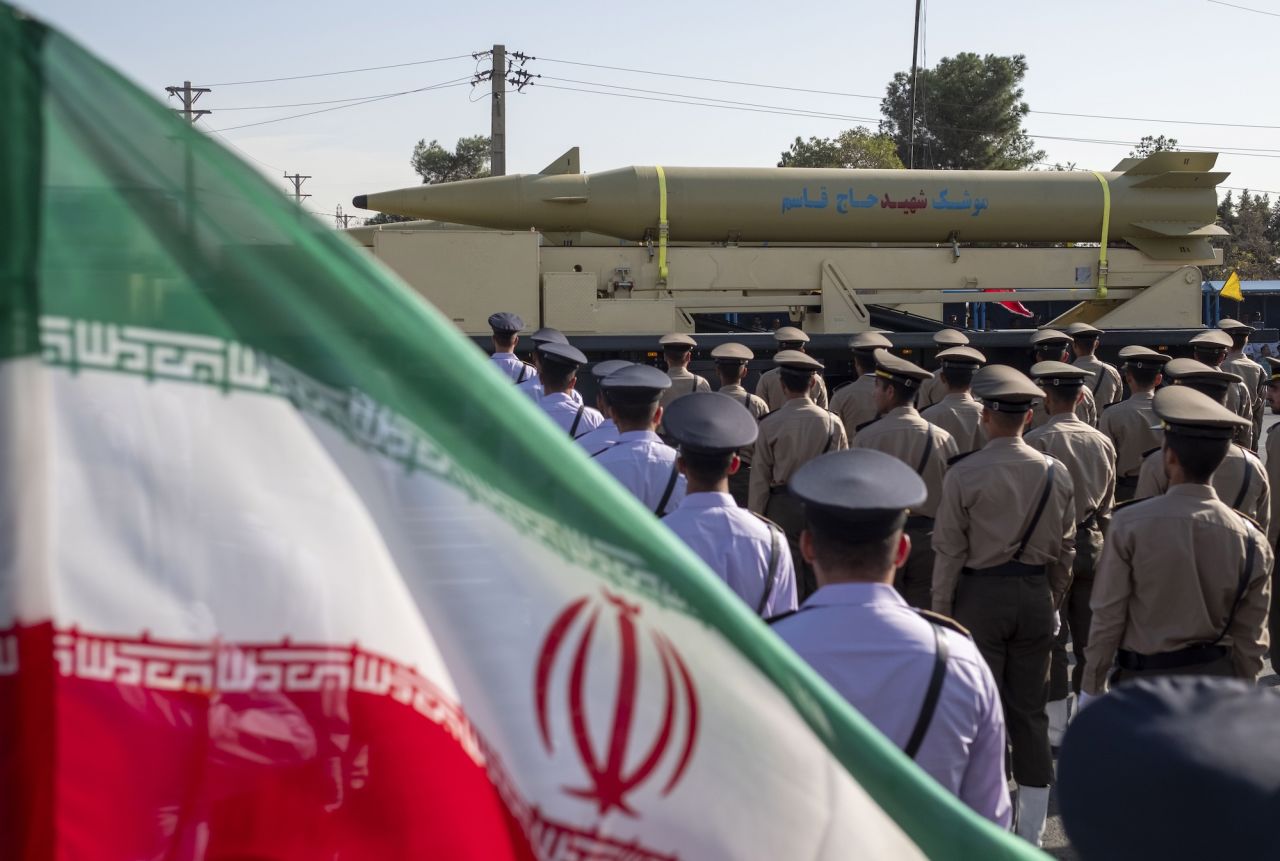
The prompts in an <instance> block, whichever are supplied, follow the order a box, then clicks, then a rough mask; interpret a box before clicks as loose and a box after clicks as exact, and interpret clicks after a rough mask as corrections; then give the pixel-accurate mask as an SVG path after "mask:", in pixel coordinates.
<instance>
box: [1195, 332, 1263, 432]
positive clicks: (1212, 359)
mask: <svg viewBox="0 0 1280 861" xmlns="http://www.w3.org/2000/svg"><path fill="white" fill-rule="evenodd" d="M1231 344H1232V341H1231V336H1230V335H1228V334H1227V333H1226V332H1224V331H1222V330H1221V329H1206V330H1205V331H1203V332H1201V333H1200V334H1198V335H1196V336H1195V337H1193V338H1192V339H1191V358H1193V359H1195V360H1196V361H1197V362H1203V363H1205V364H1206V365H1208V366H1209V367H1211V368H1220V367H1222V364H1223V362H1225V361H1226V360H1227V353H1228V352H1229V351H1230V350H1231ZM1250 398H1251V396H1250V394H1249V390H1248V389H1247V388H1246V387H1245V384H1244V382H1243V380H1242V381H1241V382H1239V383H1234V384H1232V385H1231V387H1230V388H1228V389H1227V401H1226V407H1227V409H1229V410H1231V412H1233V413H1235V414H1236V415H1238V416H1242V417H1244V418H1246V419H1248V420H1249V424H1248V426H1247V427H1242V428H1238V429H1237V430H1236V435H1235V441H1236V442H1238V443H1240V445H1242V446H1244V447H1246V448H1252V447H1253V401H1252V400H1251V399H1250Z"/></svg>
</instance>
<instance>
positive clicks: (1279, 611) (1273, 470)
mask: <svg viewBox="0 0 1280 861" xmlns="http://www.w3.org/2000/svg"><path fill="white" fill-rule="evenodd" d="M1266 361H1267V366H1268V368H1267V378H1266V380H1265V381H1264V382H1263V388H1264V389H1265V390H1266V393H1267V404H1268V405H1269V406H1270V407H1271V413H1272V414H1273V415H1280V359H1273V358H1270V357H1268V358H1267V360H1266ZM1276 428H1280V424H1273V425H1272V426H1271V429H1270V430H1268V431H1267V443H1266V453H1267V478H1268V480H1269V481H1270V482H1271V486H1272V487H1275V488H1277V491H1276V493H1273V494H1271V520H1270V522H1269V524H1268V529H1267V544H1268V545H1269V546H1270V547H1271V550H1272V552H1273V553H1274V552H1275V551H1276V545H1277V543H1278V541H1277V539H1280V484H1277V482H1280V433H1277V432H1276ZM1269 618H1270V621H1269V622H1268V623H1267V627H1268V628H1269V629H1270V632H1271V666H1272V667H1274V666H1275V665H1276V663H1277V659H1278V658H1280V588H1277V583H1276V572H1275V571H1274V570H1272V572H1271V613H1270V616H1269Z"/></svg>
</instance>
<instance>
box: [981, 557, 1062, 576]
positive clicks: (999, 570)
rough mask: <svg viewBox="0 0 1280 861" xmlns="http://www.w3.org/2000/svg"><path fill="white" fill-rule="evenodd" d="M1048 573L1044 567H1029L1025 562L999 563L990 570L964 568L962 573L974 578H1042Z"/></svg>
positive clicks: (1010, 561)
mask: <svg viewBox="0 0 1280 861" xmlns="http://www.w3.org/2000/svg"><path fill="white" fill-rule="evenodd" d="M1047 571H1048V567H1047V566H1045V565H1029V564H1027V563H1026V562H1014V561H1013V560H1012V559H1010V560H1009V561H1008V562H1001V563H1000V564H999V565H992V566H991V567H990V568H965V569H964V570H963V573H965V574H968V575H970V576H975V577H1031V576H1041V577H1042V576H1044V575H1045V574H1046V573H1047Z"/></svg>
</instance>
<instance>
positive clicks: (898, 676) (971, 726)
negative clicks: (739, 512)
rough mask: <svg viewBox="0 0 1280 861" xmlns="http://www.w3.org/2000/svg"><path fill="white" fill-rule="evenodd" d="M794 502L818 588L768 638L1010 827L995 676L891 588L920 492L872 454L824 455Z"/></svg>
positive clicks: (950, 631)
mask: <svg viewBox="0 0 1280 861" xmlns="http://www.w3.org/2000/svg"><path fill="white" fill-rule="evenodd" d="M791 492H792V493H793V494H794V495H795V496H796V498H797V499H799V500H801V501H802V502H803V504H804V517H805V531H804V533H803V537H802V539H801V548H802V552H804V554H805V558H806V559H807V560H808V561H809V562H810V564H812V566H813V568H814V570H815V571H816V572H817V577H818V583H819V586H820V588H819V589H818V591H817V592H816V593H814V595H812V596H811V597H810V598H809V599H808V600H807V601H805V602H804V605H803V606H802V607H801V609H800V610H799V612H797V613H794V614H791V615H788V616H786V617H785V618H783V619H780V620H777V621H776V623H775V627H774V630H775V631H776V632H777V633H778V636H780V637H782V639H783V640H785V641H786V642H787V643H788V644H789V645H790V646H791V647H792V648H793V649H795V650H796V652H797V653H798V654H799V655H800V657H802V658H804V659H805V661H807V662H808V663H809V664H810V665H811V666H812V667H813V668H814V669H815V670H816V671H817V672H818V674H819V675H820V676H822V677H823V678H824V679H826V680H827V681H828V682H829V683H830V684H831V686H832V687H834V688H835V689H836V690H837V691H839V693H840V694H841V695H842V696H843V697H844V698H845V699H846V700H848V701H849V702H850V703H851V704H852V705H853V706H854V708H856V709H857V710H858V711H859V712H860V713H861V714H863V715H864V716H865V717H866V718H867V719H868V720H869V721H871V723H872V724H874V725H875V726H876V728H877V729H879V730H880V731H881V732H882V733H884V734H885V735H886V736H887V737H888V738H889V739H890V740H891V741H892V742H893V743H894V744H896V745H898V747H900V748H901V749H902V750H903V751H904V752H905V753H906V754H907V755H908V756H910V757H912V758H913V759H914V760H915V761H916V762H917V763H918V764H919V765H920V767H921V768H923V769H924V770H925V771H926V772H928V773H929V774H930V775H932V776H933V777H934V778H935V779H936V780H937V781H938V782H939V783H941V784H942V785H943V786H944V787H945V788H946V789H948V790H949V791H950V792H952V793H954V794H955V795H957V796H958V797H959V798H960V800H961V801H963V802H964V803H965V804H967V805H969V807H971V808H972V809H973V810H975V811H976V812H977V813H979V814H981V815H982V816H985V817H987V818H988V819H990V820H991V821H993V822H995V823H996V824H997V825H999V826H1001V827H1004V828H1007V827H1008V826H1009V820H1010V813H1011V810H1010V805H1009V789H1008V784H1007V783H1006V780H1005V770H1004V754H1005V731H1004V716H1003V715H1002V714H1001V710H1000V698H999V694H998V693H997V690H996V684H995V680H994V679H993V678H992V676H991V670H990V669H989V668H988V667H987V666H986V663H985V662H984V661H983V660H982V657H981V655H980V653H979V652H978V649H977V648H976V647H975V646H974V644H973V641H972V640H971V639H970V638H969V637H968V635H967V634H966V632H965V631H964V629H963V628H961V627H960V626H959V625H958V624H956V623H955V622H954V621H952V620H950V619H946V618H945V617H942V616H938V615H936V614H934V613H930V612H928V611H925V610H914V609H912V608H910V607H908V606H907V604H906V602H905V601H903V600H902V598H901V597H900V596H899V595H898V593H897V592H896V591H894V589H893V588H891V587H890V585H889V584H890V582H891V581H892V579H893V577H894V571H895V570H896V569H897V568H899V567H901V563H903V562H904V561H905V560H906V558H907V556H908V555H909V554H910V553H911V552H912V547H911V539H909V538H907V536H906V535H904V534H903V532H902V527H903V524H904V523H905V521H906V518H907V510H908V509H912V508H916V507H918V506H920V505H921V504H923V502H924V500H925V497H926V495H927V491H926V490H925V487H924V482H922V481H921V480H920V478H919V477H918V476H916V475H914V474H912V471H911V468H910V467H908V466H906V465H904V464H903V463H902V462H900V461H898V460H897V459H895V458H892V457H889V456H888V455H885V454H882V453H881V452H878V451H843V452H834V453H831V454H826V455H823V456H822V457H819V458H817V459H816V460H812V461H810V462H809V463H808V464H806V465H805V466H803V467H801V469H800V470H799V471H797V472H796V474H795V475H794V476H792V479H791Z"/></svg>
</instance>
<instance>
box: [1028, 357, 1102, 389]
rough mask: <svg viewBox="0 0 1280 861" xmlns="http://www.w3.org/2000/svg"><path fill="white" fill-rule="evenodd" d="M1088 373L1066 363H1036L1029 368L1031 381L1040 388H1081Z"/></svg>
mask: <svg viewBox="0 0 1280 861" xmlns="http://www.w3.org/2000/svg"><path fill="white" fill-rule="evenodd" d="M1088 377H1089V372H1088V371H1086V370H1085V369H1084V368H1077V367H1076V366H1075V365H1068V364H1067V363H1066V362H1036V363H1035V364H1034V365H1032V366H1031V379H1033V380H1035V381H1036V382H1037V383H1039V384H1040V385H1042V386H1052V387H1054V388H1057V387H1059V386H1063V387H1065V386H1083V385H1084V381H1085V380H1086V379H1087V378H1088Z"/></svg>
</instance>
